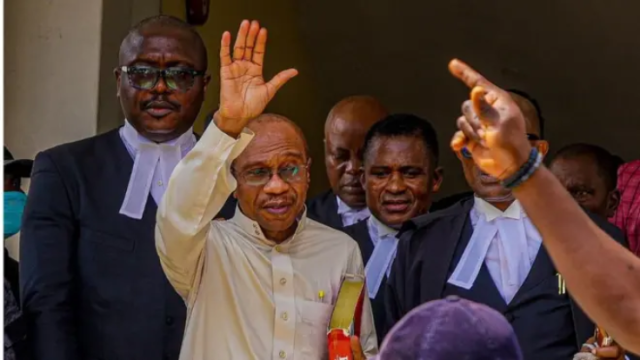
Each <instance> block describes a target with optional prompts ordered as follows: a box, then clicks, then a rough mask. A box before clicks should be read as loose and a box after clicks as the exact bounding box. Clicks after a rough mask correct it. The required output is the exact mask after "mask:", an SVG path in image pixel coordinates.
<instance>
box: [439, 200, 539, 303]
mask: <svg viewBox="0 0 640 360" xmlns="http://www.w3.org/2000/svg"><path fill="white" fill-rule="evenodd" d="M469 215H470V218H471V223H472V225H473V228H474V229H473V235H472V236H471V239H470V240H469V244H468V245H467V247H466V249H465V251H464V253H463V254H462V257H461V258H460V262H459V263H458V265H457V266H456V269H455V270H454V272H453V274H451V277H450V278H449V283H451V284H453V285H456V286H459V287H462V288H464V289H470V288H471V287H472V286H473V283H474V282H475V280H476V278H477V276H478V273H479V272H480V268H481V266H482V263H483V262H484V263H485V264H486V265H487V269H488V270H489V273H490V274H491V277H492V279H493V282H494V283H495V284H496V287H497V288H498V290H499V291H500V294H501V295H502V297H503V299H504V300H505V301H506V302H507V304H508V303H510V302H511V300H513V297H514V296H515V295H516V293H517V292H518V290H519V289H520V287H521V286H522V284H523V283H524V280H525V279H526V278H527V275H529V271H530V270H531V267H532V265H533V261H534V260H535V258H536V256H537V254H538V251H539V250H540V245H541V244H542V237H541V236H540V233H538V230H537V229H536V228H535V227H534V226H533V224H532V223H531V221H530V220H529V218H528V217H527V215H526V214H525V212H524V210H523V209H522V207H521V206H520V203H519V202H518V201H517V200H516V201H514V202H513V203H512V204H511V205H510V206H509V207H508V208H507V209H506V210H505V211H504V212H502V211H500V210H499V209H498V208H496V207H494V206H493V205H491V204H490V203H488V202H486V201H485V200H482V199H480V198H478V197H475V198H474V204H473V209H472V210H471V213H470V214H469Z"/></svg>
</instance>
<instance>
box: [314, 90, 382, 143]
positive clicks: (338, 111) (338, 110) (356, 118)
mask: <svg viewBox="0 0 640 360" xmlns="http://www.w3.org/2000/svg"><path fill="white" fill-rule="evenodd" d="M388 114H389V112H388V111H387V109H386V108H385V107H384V106H383V105H382V103H381V102H380V101H378V100H377V99H376V98H374V97H372V96H366V95H357V96H350V97H348V98H345V99H343V100H340V101H339V102H338V103H337V104H335V105H334V106H333V108H331V111H329V116H327V120H326V122H325V123H324V133H325V138H326V137H327V136H328V135H327V134H328V133H329V132H330V131H332V130H333V131H336V130H335V129H332V128H333V127H335V126H336V123H340V122H348V123H352V122H353V123H358V124H359V125H360V126H362V127H365V128H367V129H369V128H370V127H371V125H373V124H374V123H376V122H377V121H379V120H381V119H383V118H384V117H386V116H387V115H388Z"/></svg>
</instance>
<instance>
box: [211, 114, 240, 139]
mask: <svg viewBox="0 0 640 360" xmlns="http://www.w3.org/2000/svg"><path fill="white" fill-rule="evenodd" d="M213 122H214V123H215V124H216V126H217V127H218V129H220V131H222V132H224V133H225V134H227V135H229V136H230V137H232V138H234V139H237V138H238V136H240V133H241V132H242V129H244V125H243V126H242V127H241V128H240V127H239V126H238V124H245V123H246V122H242V121H238V120H234V119H231V118H228V117H225V116H224V115H223V114H222V113H221V111H220V110H217V111H216V112H215V113H214V114H213Z"/></svg>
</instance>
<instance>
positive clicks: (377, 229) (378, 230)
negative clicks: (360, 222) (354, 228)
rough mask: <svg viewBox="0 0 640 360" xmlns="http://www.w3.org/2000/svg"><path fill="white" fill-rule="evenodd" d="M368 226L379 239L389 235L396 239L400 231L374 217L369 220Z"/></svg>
mask: <svg viewBox="0 0 640 360" xmlns="http://www.w3.org/2000/svg"><path fill="white" fill-rule="evenodd" d="M367 225H368V227H369V229H370V230H372V231H373V232H374V233H375V234H376V235H377V236H378V237H379V238H384V237H386V236H388V235H392V236H394V237H395V236H396V235H397V234H398V230H396V229H394V228H392V227H389V226H387V225H385V224H383V223H382V221H380V220H378V219H377V218H376V217H375V216H373V215H371V216H369V218H368V219H367Z"/></svg>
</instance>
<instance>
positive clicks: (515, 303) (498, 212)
mask: <svg viewBox="0 0 640 360" xmlns="http://www.w3.org/2000/svg"><path fill="white" fill-rule="evenodd" d="M511 97H512V98H513V100H515V102H516V103H517V104H518V106H519V107H520V111H521V112H522V114H523V115H524V118H525V120H526V129H525V132H526V133H527V137H528V138H529V141H530V142H531V145H532V146H533V147H536V148H537V149H538V151H539V152H540V153H541V154H546V152H547V148H548V144H547V143H546V142H545V141H544V140H541V135H542V134H541V129H540V126H539V124H540V120H539V118H538V116H537V115H536V112H535V111H534V107H533V105H532V104H531V102H530V101H529V100H527V99H526V98H524V97H521V96H519V95H517V94H513V93H511ZM462 110H463V112H464V113H465V114H467V116H468V117H472V118H473V114H470V113H472V112H473V110H472V108H471V104H470V102H466V103H465V104H464V105H463V109H462ZM457 154H458V158H459V159H460V161H461V163H462V166H463V170H464V173H465V178H466V179H467V182H468V184H469V186H470V187H471V188H472V189H473V191H474V193H475V195H474V197H473V198H471V199H463V200H461V201H460V202H458V203H457V204H454V205H453V206H451V207H449V208H447V209H445V210H443V211H439V212H435V213H431V214H427V215H424V216H421V217H418V218H416V219H414V220H412V221H411V222H410V223H408V224H407V226H406V231H404V232H403V233H402V234H401V235H400V237H401V240H400V244H399V245H398V250H397V255H396V260H395V263H394V266H393V270H392V273H391V276H390V278H389V281H388V284H387V289H386V294H385V306H386V308H387V325H386V326H385V329H388V328H390V327H391V326H392V325H393V324H394V323H395V322H397V321H398V320H399V319H400V318H401V317H402V316H404V315H405V314H406V313H407V312H409V311H410V310H411V309H413V308H415V307H417V306H418V305H420V304H422V303H424V302H427V301H430V300H434V299H439V298H442V297H445V296H449V295H457V296H460V297H463V298H466V299H469V300H472V301H475V302H479V303H484V304H486V305H488V306H490V307H492V308H494V309H496V310H497V311H499V312H501V313H503V314H504V316H505V317H506V318H507V320H508V321H509V322H510V323H511V325H512V326H513V328H514V329H515V332H516V335H517V337H518V339H519V342H520V346H521V348H522V350H523V354H524V357H525V359H527V360H538V359H545V360H563V359H570V358H572V357H573V355H574V354H575V353H576V352H577V351H579V349H580V348H581V346H582V344H583V343H584V341H585V340H587V339H588V338H589V337H590V336H592V335H593V331H594V325H593V323H592V322H591V321H590V320H589V319H588V318H587V317H586V315H585V314H584V313H583V312H582V310H581V309H580V308H579V307H578V306H577V304H576V303H575V302H574V301H573V300H572V299H571V297H570V295H569V294H568V293H567V291H566V290H567V289H566V287H565V285H564V279H563V278H562V276H561V275H560V274H559V273H558V272H557V271H556V269H555V267H554V265H553V263H552V262H551V259H550V258H549V255H548V254H547V252H546V250H545V248H544V247H543V246H541V244H542V238H541V236H540V234H539V233H538V231H537V229H536V228H535V226H533V224H532V223H531V221H530V220H529V219H528V217H527V214H526V213H525V212H524V211H523V209H522V207H521V206H520V204H519V202H518V201H517V200H515V198H514V196H513V194H512V193H511V191H510V190H509V189H507V188H505V187H503V186H502V184H501V182H500V181H499V180H498V179H496V178H494V177H492V176H490V175H488V174H487V173H484V172H482V171H481V170H480V169H479V168H478V167H477V166H476V165H475V163H474V162H473V159H472V158H471V154H470V153H469V151H468V149H466V148H463V149H462V150H460V151H458V153H457ZM592 218H593V220H594V222H596V223H597V224H598V225H599V226H600V227H601V228H602V229H603V230H604V231H606V232H608V233H609V234H610V235H611V236H612V237H613V238H614V239H616V240H617V241H619V242H624V237H623V236H622V233H621V232H620V230H619V229H617V228H616V227H615V226H613V225H610V224H609V223H608V222H606V220H604V219H601V218H600V217H598V216H593V217H592ZM382 336H383V335H381V336H380V337H382Z"/></svg>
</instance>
